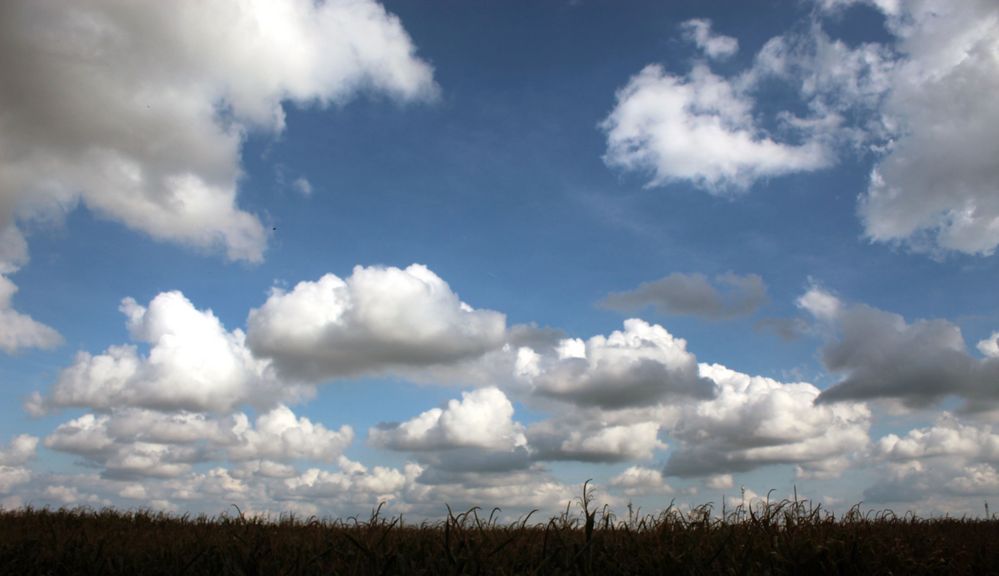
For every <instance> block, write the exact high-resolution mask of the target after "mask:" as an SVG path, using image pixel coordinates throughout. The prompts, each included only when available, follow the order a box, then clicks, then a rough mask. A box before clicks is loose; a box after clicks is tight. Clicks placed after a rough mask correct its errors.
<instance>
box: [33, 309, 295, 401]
mask: <svg viewBox="0 0 999 576" xmlns="http://www.w3.org/2000/svg"><path fill="white" fill-rule="evenodd" d="M121 311H122V312H123V313H124V314H125V316H126V317H127V318H128V329H129V332H130V333H131V335H132V337H133V338H134V339H135V340H137V341H139V342H142V343H146V344H148V345H149V353H148V355H142V354H140V353H139V350H138V348H137V347H136V346H134V345H121V346H111V347H109V348H108V349H107V350H106V351H105V352H104V353H103V354H98V355H96V356H95V355H91V354H89V353H87V352H80V353H78V354H77V356H76V359H75V361H74V362H73V364H72V365H71V366H70V367H68V368H66V369H64V370H63V371H62V373H61V374H60V375H59V378H58V380H57V381H56V383H55V385H54V386H53V387H52V390H51V391H50V393H49V395H48V396H47V397H44V398H35V399H34V400H33V401H32V402H31V406H30V407H31V408H32V409H33V410H35V411H37V410H44V409H45V408H46V407H59V406H80V407H86V408H92V409H95V410H109V409H111V408H116V407H122V406H139V407H146V408H153V409H167V410H181V409H183V410H193V411H202V410H214V411H226V410H229V409H231V408H233V407H235V406H237V405H239V404H242V403H245V402H251V403H258V404H267V403H269V402H273V401H274V400H275V399H276V398H278V397H281V396H284V395H289V396H294V395H296V394H300V393H301V390H300V389H298V388H296V387H294V386H288V387H282V386H280V385H279V384H278V383H277V381H276V380H275V379H274V377H273V375H272V373H271V372H272V370H271V369H270V364H269V362H268V361H266V360H258V359H256V358H254V357H253V354H252V353H251V352H250V350H249V349H248V348H247V347H246V343H245V339H246V338H245V335H244V334H243V331H242V330H240V329H238V328H237V329H235V330H233V331H227V330H226V329H225V327H224V326H223V325H222V323H221V322H220V321H219V319H218V318H217V317H216V316H215V315H214V314H212V312H211V310H198V309H197V308H195V307H194V305H192V304H191V302H190V301H189V300H188V299H187V298H185V297H184V295H183V294H181V293H180V292H164V293H161V294H159V295H157V296H156V297H155V298H153V300H152V301H151V302H150V303H149V306H148V308H146V307H143V306H140V305H139V304H137V303H136V302H135V301H134V300H132V299H131V298H126V299H125V300H124V301H122V305H121Z"/></svg>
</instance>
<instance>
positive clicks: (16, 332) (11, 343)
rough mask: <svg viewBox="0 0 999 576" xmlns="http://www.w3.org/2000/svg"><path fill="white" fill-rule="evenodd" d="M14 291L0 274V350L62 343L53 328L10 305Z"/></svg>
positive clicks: (14, 288) (7, 351)
mask: <svg viewBox="0 0 999 576" xmlns="http://www.w3.org/2000/svg"><path fill="white" fill-rule="evenodd" d="M2 241H3V239H2V238H0V242H2ZM15 292H17V286H15V285H14V283H13V282H11V281H10V280H9V279H8V278H7V277H5V276H4V275H3V274H0V350H3V351H4V352H6V353H7V354H13V353H15V352H18V351H20V350H23V349H25V348H54V347H55V346H58V345H59V344H60V343H62V337H61V336H60V335H59V333H58V332H56V331H55V329H53V328H51V327H49V326H46V325H45V324H42V323H41V322H38V321H36V320H34V319H33V318H31V317H30V316H28V315H26V314H21V313H20V312H18V311H17V310H14V309H13V308H12V307H11V299H12V297H13V296H14V293H15Z"/></svg>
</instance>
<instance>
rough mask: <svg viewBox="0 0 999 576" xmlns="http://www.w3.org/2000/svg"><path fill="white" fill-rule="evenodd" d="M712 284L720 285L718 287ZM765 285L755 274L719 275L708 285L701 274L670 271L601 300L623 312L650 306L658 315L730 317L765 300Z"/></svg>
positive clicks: (605, 305) (744, 311) (749, 310)
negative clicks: (658, 277)
mask: <svg viewBox="0 0 999 576" xmlns="http://www.w3.org/2000/svg"><path fill="white" fill-rule="evenodd" d="M716 285H720V286H723V287H724V288H722V289H721V290H719V289H718V288H716ZM766 298H767V287H766V284H764V283H763V279H762V278H760V277H759V276H758V275H756V274H747V275H745V276H739V275H737V274H721V275H719V276H717V277H715V284H712V283H711V282H710V281H708V279H707V278H706V277H705V276H704V275H703V274H681V273H674V274H670V275H669V276H666V277H665V278H661V279H659V280H656V281H653V282H643V283H641V284H639V286H638V288H635V289H634V290H628V291H625V292H614V293H612V294H610V295H608V296H607V297H606V298H604V299H603V300H602V301H601V305H602V306H604V307H606V308H611V309H614V310H623V311H634V310H641V309H642V308H645V307H647V306H653V307H655V309H656V310H657V311H658V312H660V313H662V314H681V315H683V314H685V315H691V316H702V317H705V318H714V319H720V318H732V317H735V316H743V315H746V314H752V313H753V312H755V311H756V310H757V309H758V308H759V307H760V305H761V304H763V303H764V302H765V301H766Z"/></svg>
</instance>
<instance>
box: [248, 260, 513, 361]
mask: <svg viewBox="0 0 999 576" xmlns="http://www.w3.org/2000/svg"><path fill="white" fill-rule="evenodd" d="M248 333H249V337H248V341H249V344H250V347H251V348H252V349H253V351H254V352H255V353H256V354H258V355H259V356H262V357H269V358H273V359H274V362H275V365H276V366H277V368H278V370H279V371H280V372H281V373H283V374H285V375H290V376H293V377H300V378H307V379H311V380H324V379H329V378H335V377H340V376H351V375H357V374H364V373H385V372H390V371H392V370H405V369H407V368H408V369H414V368H417V369H418V368H424V367H428V366H434V365H445V364H454V363H457V362H460V361H461V360H465V359H470V358H476V357H479V356H481V355H483V354H485V353H486V352H489V351H490V350H494V349H498V348H500V347H502V345H503V342H504V337H505V335H506V334H505V333H506V319H505V317H504V316H503V315H502V314H500V313H498V312H493V311H491V310H475V309H473V308H472V307H471V306H469V305H467V304H465V303H464V302H462V301H461V300H460V299H459V298H458V295H457V294H455V293H454V292H452V291H451V288H450V287H449V286H448V285H447V283H446V282H444V280H442V279H441V278H440V277H438V276H437V275H436V274H434V273H433V272H431V271H430V270H429V269H428V268H426V267H425V266H422V265H419V264H413V265H411V266H409V267H407V268H406V269H405V270H400V269H399V268H393V267H389V268H382V267H375V266H372V267H369V268H365V267H362V266H357V267H355V268H354V271H353V274H351V276H350V277H348V278H347V279H346V280H341V279H340V278H338V277H337V276H334V275H333V274H327V275H325V276H323V277H322V278H320V279H319V280H318V281H316V282H299V283H298V284H297V285H296V286H295V288H294V289H293V290H292V291H291V292H284V291H282V290H279V289H275V290H274V291H273V292H272V294H271V295H270V297H269V298H268V299H267V302H266V303H264V305H263V306H261V307H260V308H258V309H254V310H252V311H251V312H250V315H249V319H248Z"/></svg>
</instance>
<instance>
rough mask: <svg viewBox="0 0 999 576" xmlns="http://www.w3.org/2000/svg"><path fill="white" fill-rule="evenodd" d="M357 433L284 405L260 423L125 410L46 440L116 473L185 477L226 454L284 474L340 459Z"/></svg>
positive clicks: (91, 417) (78, 421)
mask: <svg viewBox="0 0 999 576" xmlns="http://www.w3.org/2000/svg"><path fill="white" fill-rule="evenodd" d="M353 437H354V433H353V431H352V430H351V429H350V427H349V426H343V427H341V428H340V429H339V430H329V429H327V428H326V427H325V426H323V425H322V424H318V423H313V422H312V421H310V420H309V419H308V418H304V417H299V418H297V417H296V416H295V414H294V413H293V412H292V411H291V410H290V409H289V408H288V407H286V406H283V405H281V406H277V407H276V408H274V409H272V410H270V411H268V412H264V413H262V414H260V415H258V416H257V418H256V421H255V424H252V425H251V423H250V420H249V417H248V416H247V415H246V414H244V413H242V412H237V413H233V414H230V415H227V416H211V415H207V414H202V413H191V412H181V413H170V414H168V413H163V412H156V411H151V410H143V409H122V410H115V411H113V412H111V413H109V414H100V415H98V414H84V415H83V416H80V417H79V418H75V419H73V420H70V421H68V422H65V423H63V424H61V425H59V427H57V428H56V429H55V431H53V432H52V433H51V434H49V435H48V436H47V437H46V438H45V446H46V447H47V448H49V449H52V450H57V451H60V452H66V453H69V454H76V455H78V456H81V457H83V458H84V459H85V460H86V461H87V462H89V463H90V464H91V465H94V466H97V467H100V468H101V469H102V471H103V474H104V475H105V476H107V477H110V478H145V477H153V478H156V477H159V478H177V477H181V476H184V475H186V474H189V473H191V471H192V466H194V465H195V464H198V463H203V462H210V461H214V460H218V459H221V458H225V459H227V460H229V461H230V462H234V463H244V462H252V464H253V466H251V467H250V468H247V470H251V471H252V472H253V473H255V474H260V475H261V476H265V477H269V476H278V477H280V476H287V475H288V469H287V468H286V467H284V466H282V464H286V463H293V462H296V461H300V460H305V461H327V462H333V461H336V460H337V458H339V457H340V456H341V455H342V453H343V450H344V449H346V447H347V446H348V445H349V444H350V443H351V442H352V440H353Z"/></svg>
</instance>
